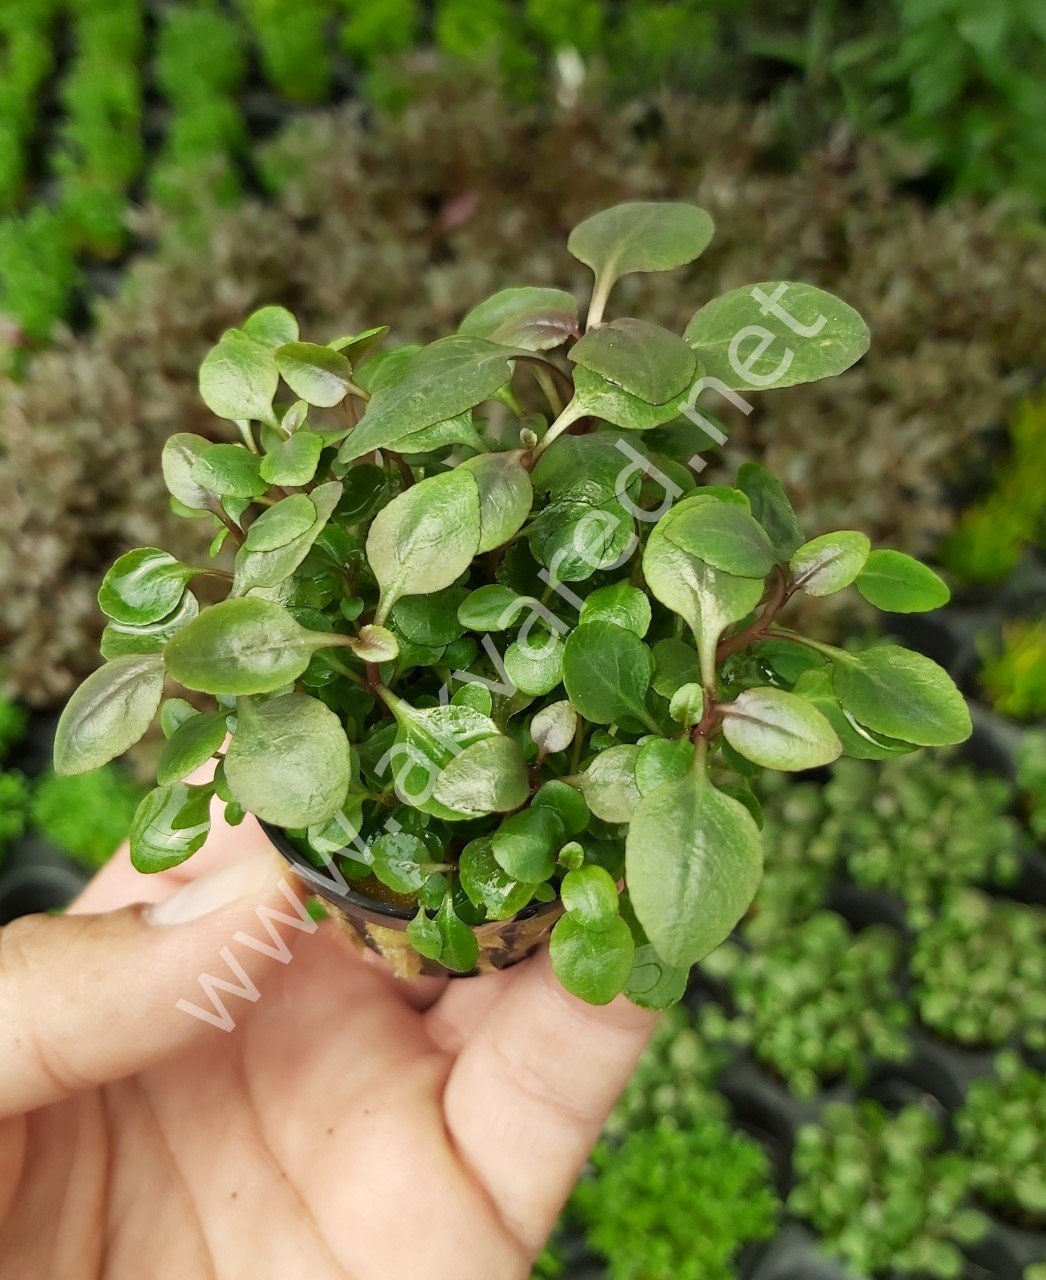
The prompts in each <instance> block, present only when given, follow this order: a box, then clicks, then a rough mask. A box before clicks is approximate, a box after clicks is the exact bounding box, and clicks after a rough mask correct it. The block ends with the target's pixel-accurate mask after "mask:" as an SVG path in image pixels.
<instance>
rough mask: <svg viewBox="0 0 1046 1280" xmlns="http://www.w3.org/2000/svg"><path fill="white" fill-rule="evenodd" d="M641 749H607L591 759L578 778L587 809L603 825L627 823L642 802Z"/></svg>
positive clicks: (629, 747) (627, 747)
mask: <svg viewBox="0 0 1046 1280" xmlns="http://www.w3.org/2000/svg"><path fill="white" fill-rule="evenodd" d="M638 758H639V748H638V747H633V746H620V747H608V748H607V750H606V751H601V752H600V753H599V755H598V756H596V757H595V759H594V760H591V761H590V762H589V763H588V764H587V765H586V766H585V768H584V769H583V770H582V771H581V773H580V774H578V776H577V778H576V779H575V781H576V783H577V786H578V788H579V789H580V791H581V794H582V795H583V796H584V797H585V802H586V803H587V804H588V807H589V808H590V809H591V810H592V812H593V813H594V814H595V815H596V817H597V818H602V819H603V821H604V822H613V823H615V824H617V823H622V822H628V821H629V820H630V819H631V817H632V813H633V811H634V809H635V807H636V805H637V804H638V803H639V800H640V794H639V784H638V783H637V782H636V761H637V760H638Z"/></svg>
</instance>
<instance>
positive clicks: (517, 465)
mask: <svg viewBox="0 0 1046 1280" xmlns="http://www.w3.org/2000/svg"><path fill="white" fill-rule="evenodd" d="M522 457H523V453H522V451H521V450H519V449H516V450H513V451H512V452H510V453H480V454H477V455H476V457H474V458H466V459H465V461H464V462H462V463H459V467H460V468H461V469H462V470H464V471H467V472H468V473H469V474H470V475H471V476H472V477H473V478H474V479H475V481H476V487H477V488H478V489H479V545H478V546H477V548H476V551H477V553H482V552H484V551H493V549H494V548H495V547H500V546H502V545H503V544H504V543H506V542H508V540H509V539H510V538H511V537H512V536H513V535H514V534H516V533H518V532H519V530H520V529H521V528H522V527H523V524H524V522H525V521H526V519H527V516H529V515H530V508H531V505H532V503H533V501H534V490H533V487H532V486H531V483H530V473H529V472H528V471H527V469H526V467H524V466H523V463H522Z"/></svg>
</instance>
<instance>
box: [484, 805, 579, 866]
mask: <svg viewBox="0 0 1046 1280" xmlns="http://www.w3.org/2000/svg"><path fill="white" fill-rule="evenodd" d="M563 836H564V831H563V822H562V819H561V818H560V817H559V815H558V814H557V813H556V812H555V811H554V810H553V809H550V808H547V807H545V806H543V805H542V806H538V807H537V808H531V809H523V810H522V811H521V812H519V813H514V814H513V815H512V816H511V817H509V818H506V819H505V820H504V822H502V824H501V826H500V827H498V829H497V831H495V832H494V835H493V837H492V843H491V848H492V849H493V851H494V857H495V858H496V859H497V863H498V866H500V867H501V869H502V870H503V871H505V872H507V873H508V875H510V876H511V877H512V879H513V880H519V881H520V882H521V883H523V884H540V883H541V881H542V880H547V879H548V878H549V876H550V875H551V874H552V872H553V871H554V870H555V865H556V850H557V849H558V848H559V846H560V845H561V844H562V843H563Z"/></svg>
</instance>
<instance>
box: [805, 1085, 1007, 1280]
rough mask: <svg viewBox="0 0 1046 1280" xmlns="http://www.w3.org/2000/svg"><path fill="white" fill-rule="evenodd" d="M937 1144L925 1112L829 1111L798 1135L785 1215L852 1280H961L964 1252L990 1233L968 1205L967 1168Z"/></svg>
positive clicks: (937, 1132) (864, 1107)
mask: <svg viewBox="0 0 1046 1280" xmlns="http://www.w3.org/2000/svg"><path fill="white" fill-rule="evenodd" d="M941 1140H942V1133H941V1126H940V1124H939V1123H938V1121H937V1120H935V1119H934V1117H933V1116H932V1115H931V1114H930V1112H929V1111H927V1110H926V1109H925V1108H924V1107H920V1106H908V1107H904V1108H902V1109H901V1111H900V1112H898V1113H897V1114H896V1115H891V1114H890V1113H889V1112H887V1111H886V1110H884V1109H883V1108H882V1107H880V1106H879V1105H878V1103H875V1102H871V1101H863V1102H859V1103H858V1104H857V1105H856V1106H850V1105H847V1104H846V1103H829V1104H828V1105H827V1106H826V1107H825V1109H824V1112H823V1114H822V1117H821V1121H820V1123H819V1124H807V1125H803V1126H802V1127H801V1128H800V1130H799V1134H798V1136H797V1139H796V1146H795V1152H794V1156H793V1163H794V1166H795V1171H796V1174H797V1175H798V1181H797V1183H796V1185H795V1187H794V1189H793V1190H792V1192H791V1195H790V1196H789V1198H788V1207H789V1209H790V1210H791V1211H792V1212H793V1213H796V1214H798V1215H799V1216H800V1217H802V1218H806V1219H807V1220H808V1221H809V1222H810V1223H811V1224H812V1225H813V1227H814V1228H815V1229H816V1231H817V1232H818V1235H819V1236H820V1239H821V1243H822V1247H823V1248H824V1249H825V1251H826V1252H828V1253H831V1254H834V1255H835V1256H837V1257H839V1258H840V1259H842V1261H843V1262H844V1263H845V1264H846V1266H847V1267H848V1268H850V1269H851V1270H852V1271H853V1272H855V1273H856V1274H858V1275H867V1276H875V1275H885V1274H898V1275H911V1274H925V1275H931V1276H939V1277H941V1278H942V1280H947V1278H949V1277H953V1276H958V1275H960V1274H961V1273H962V1270H963V1265H964V1259H963V1253H962V1246H963V1245H965V1244H970V1243H973V1242H974V1241H976V1240H979V1239H980V1238H981V1237H982V1236H983V1235H984V1234H985V1232H986V1231H987V1227H988V1224H987V1221H986V1220H985V1219H984V1218H983V1216H982V1215H981V1214H979V1213H977V1212H976V1211H974V1210H973V1209H971V1208H970V1207H968V1205H967V1194H968V1190H969V1185H968V1184H969V1179H968V1173H967V1169H966V1165H965V1162H964V1161H963V1159H962V1157H961V1156H960V1155H958V1154H957V1153H956V1152H949V1151H943V1150H941Z"/></svg>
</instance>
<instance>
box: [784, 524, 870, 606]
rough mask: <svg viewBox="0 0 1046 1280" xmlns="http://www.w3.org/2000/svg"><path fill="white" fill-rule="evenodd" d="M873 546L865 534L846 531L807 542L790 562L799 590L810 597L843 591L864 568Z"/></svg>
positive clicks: (826, 534) (824, 534) (824, 535)
mask: <svg viewBox="0 0 1046 1280" xmlns="http://www.w3.org/2000/svg"><path fill="white" fill-rule="evenodd" d="M870 548H871V543H870V542H869V541H868V539H867V537H866V536H865V535H864V534H863V533H856V532H854V531H853V530H849V529H844V530H841V531H840V532H838V533H823V534H822V535H821V536H820V537H819V538H811V539H810V541H809V542H804V543H803V545H802V546H801V547H800V548H799V550H798V551H796V552H795V553H794V555H793V556H792V558H791V560H790V561H789V567H790V568H791V570H792V577H793V580H794V582H795V585H796V586H797V587H802V589H803V590H804V591H805V592H806V594H807V595H810V596H829V595H831V594H832V593H833V592H835V591H841V590H842V589H843V587H848V586H849V585H850V583H851V582H853V581H854V579H855V578H856V577H857V575H858V574H859V573H860V572H861V570H862V569H863V568H864V564H865V561H866V560H867V559H868V552H869V549H870Z"/></svg>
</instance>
